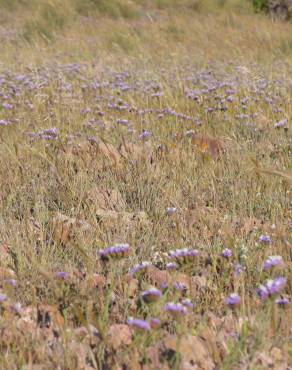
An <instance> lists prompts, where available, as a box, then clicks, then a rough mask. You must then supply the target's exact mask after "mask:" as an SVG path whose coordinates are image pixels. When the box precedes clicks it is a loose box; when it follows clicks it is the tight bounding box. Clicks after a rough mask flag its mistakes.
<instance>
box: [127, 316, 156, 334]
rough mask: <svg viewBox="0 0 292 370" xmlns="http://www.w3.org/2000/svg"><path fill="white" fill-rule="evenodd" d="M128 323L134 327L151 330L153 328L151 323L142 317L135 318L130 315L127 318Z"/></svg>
mask: <svg viewBox="0 0 292 370" xmlns="http://www.w3.org/2000/svg"><path fill="white" fill-rule="evenodd" d="M127 324H128V325H130V326H132V327H134V328H135V329H140V330H145V331H149V330H151V327H150V324H149V323H148V322H147V321H145V320H141V319H134V318H133V317H129V318H128V320H127Z"/></svg>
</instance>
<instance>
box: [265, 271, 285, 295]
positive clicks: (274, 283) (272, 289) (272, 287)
mask: <svg viewBox="0 0 292 370" xmlns="http://www.w3.org/2000/svg"><path fill="white" fill-rule="evenodd" d="M286 283H287V279H286V278H285V277H282V276H280V277H276V278H275V279H274V280H268V281H267V284H266V287H267V288H268V290H269V293H270V295H272V294H277V293H279V292H280V290H282V289H283V288H284V286H285V285H286Z"/></svg>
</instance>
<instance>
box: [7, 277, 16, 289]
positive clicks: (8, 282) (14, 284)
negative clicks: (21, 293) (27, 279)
mask: <svg viewBox="0 0 292 370" xmlns="http://www.w3.org/2000/svg"><path fill="white" fill-rule="evenodd" d="M5 283H6V284H8V285H11V286H13V287H14V288H15V287H16V286H17V281H16V280H15V279H6V280H5Z"/></svg>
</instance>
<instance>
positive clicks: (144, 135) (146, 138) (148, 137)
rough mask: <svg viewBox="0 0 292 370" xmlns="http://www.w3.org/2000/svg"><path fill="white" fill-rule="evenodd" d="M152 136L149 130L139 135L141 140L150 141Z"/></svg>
mask: <svg viewBox="0 0 292 370" xmlns="http://www.w3.org/2000/svg"><path fill="white" fill-rule="evenodd" d="M151 136H152V132H150V131H148V130H143V132H142V134H140V135H139V138H140V139H141V140H144V141H146V140H148V139H150V137H151Z"/></svg>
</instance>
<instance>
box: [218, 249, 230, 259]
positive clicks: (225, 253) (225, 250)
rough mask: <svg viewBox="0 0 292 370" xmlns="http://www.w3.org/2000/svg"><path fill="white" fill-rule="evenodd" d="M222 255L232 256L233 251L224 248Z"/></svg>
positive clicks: (225, 256)
mask: <svg viewBox="0 0 292 370" xmlns="http://www.w3.org/2000/svg"><path fill="white" fill-rule="evenodd" d="M221 256H222V257H224V258H230V257H231V256H232V251H231V250H230V249H228V248H225V249H223V251H222V252H221Z"/></svg>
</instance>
